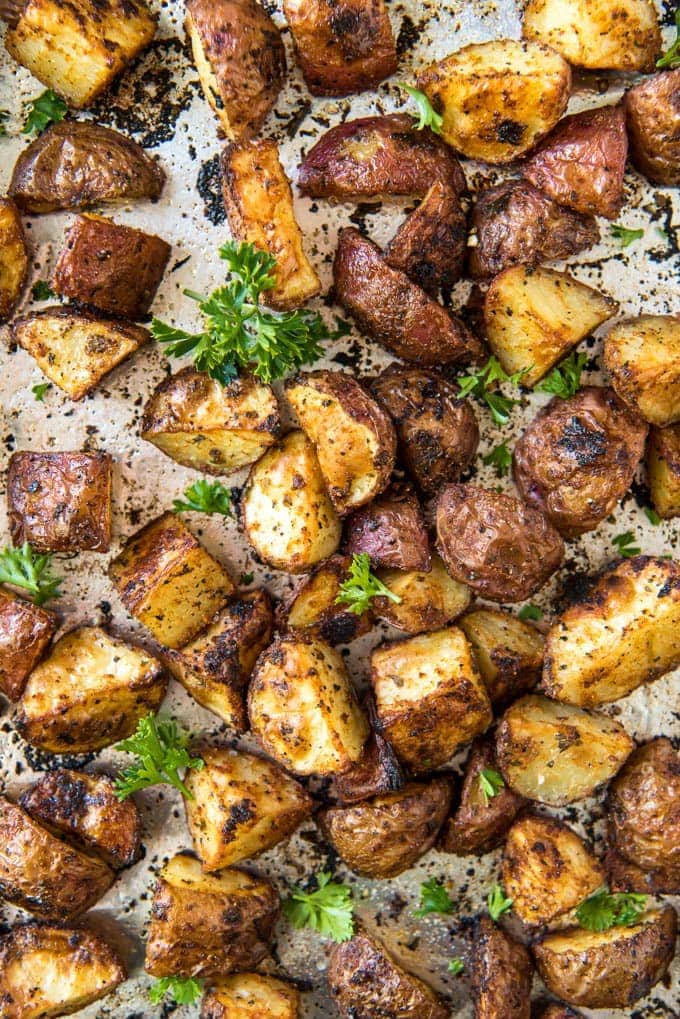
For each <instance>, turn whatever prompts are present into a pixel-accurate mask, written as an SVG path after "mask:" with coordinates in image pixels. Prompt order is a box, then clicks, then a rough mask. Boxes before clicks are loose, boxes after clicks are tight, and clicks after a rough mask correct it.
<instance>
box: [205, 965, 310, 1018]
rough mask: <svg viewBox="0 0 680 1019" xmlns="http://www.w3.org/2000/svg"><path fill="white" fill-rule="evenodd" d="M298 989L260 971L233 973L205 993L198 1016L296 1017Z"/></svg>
mask: <svg viewBox="0 0 680 1019" xmlns="http://www.w3.org/2000/svg"><path fill="white" fill-rule="evenodd" d="M300 1006H301V998H300V992H299V991H298V989H297V988H296V987H293V986H292V985H291V984H287V983H285V982H284V981H283V980H277V979H276V978H275V977H270V976H264V975H262V974H260V973H234V975H233V976H230V977H222V978H221V979H220V980H217V981H215V982H214V983H213V984H212V985H211V987H210V990H209V991H207V992H206V994H205V997H204V998H203V1005H202V1007H201V1019H298V1017H299V1015H300Z"/></svg>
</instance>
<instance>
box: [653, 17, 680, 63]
mask: <svg viewBox="0 0 680 1019" xmlns="http://www.w3.org/2000/svg"><path fill="white" fill-rule="evenodd" d="M656 66H657V67H660V68H662V69H665V70H671V69H672V68H674V67H680V7H678V9H677V10H676V12H675V39H674V40H673V42H672V43H671V45H670V46H669V47H668V49H667V50H666V52H665V53H664V54H663V56H662V57H659V59H658V60H657V62H656Z"/></svg>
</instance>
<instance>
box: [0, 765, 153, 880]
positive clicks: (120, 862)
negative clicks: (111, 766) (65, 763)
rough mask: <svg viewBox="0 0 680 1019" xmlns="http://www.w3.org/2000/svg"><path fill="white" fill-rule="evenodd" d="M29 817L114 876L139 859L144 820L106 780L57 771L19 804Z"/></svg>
mask: <svg viewBox="0 0 680 1019" xmlns="http://www.w3.org/2000/svg"><path fill="white" fill-rule="evenodd" d="M19 803H20V805H21V806H22V807H23V809H24V810H25V811H26V813H27V814H30V816H31V817H32V818H33V820H34V821H37V822H38V823H39V824H41V825H44V826H45V827H46V828H48V829H49V830H50V831H54V832H55V833H56V834H58V835H65V836H66V838H68V839H69V840H72V841H73V842H75V843H76V844H77V845H79V846H80V847H81V848H83V849H84V850H85V851H86V852H88V853H92V854H93V855H94V856H99V857H101V858H102V859H103V860H104V861H105V862H106V863H108V865H109V867H111V868H113V870H121V869H122V868H123V867H129V866H130V865H131V864H133V863H135V862H136V861H137V860H138V859H139V857H140V855H141V849H142V846H141V838H142V819H141V816H140V814H139V811H138V810H137V806H136V804H135V802H134V800H132V799H127V800H119V799H118V797H117V796H116V790H115V787H114V784H113V782H112V780H111V779H110V778H109V776H108V775H98V774H93V775H89V774H87V773H86V772H84V771H71V770H69V769H68V768H57V769H56V770H55V771H48V772H46V773H45V774H44V775H41V777H40V778H39V779H38V781H37V782H34V783H33V785H32V786H29V788H28V789H27V790H26V792H25V793H24V794H23V795H22V797H21V799H20V800H19Z"/></svg>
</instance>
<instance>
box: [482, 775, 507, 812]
mask: <svg viewBox="0 0 680 1019" xmlns="http://www.w3.org/2000/svg"><path fill="white" fill-rule="evenodd" d="M504 787H505V782H504V781H503V776H502V775H500V774H499V773H498V772H497V771H495V770H494V769H493V768H482V770H481V771H480V773H479V788H480V791H481V794H482V798H483V800H484V806H486V807H488V806H489V800H492V799H493V798H494V796H498V794H499V792H500V791H501V789H503V788H504Z"/></svg>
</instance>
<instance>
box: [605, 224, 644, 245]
mask: <svg viewBox="0 0 680 1019" xmlns="http://www.w3.org/2000/svg"><path fill="white" fill-rule="evenodd" d="M611 233H612V237H613V238H614V240H617V241H618V242H619V244H620V246H621V247H622V248H627V247H628V245H629V244H632V243H633V241H639V240H640V238H641V237H644V235H645V231H644V230H643V229H642V227H640V229H639V230H629V229H628V227H626V226H622V225H621V223H613V224H612V228H611Z"/></svg>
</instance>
